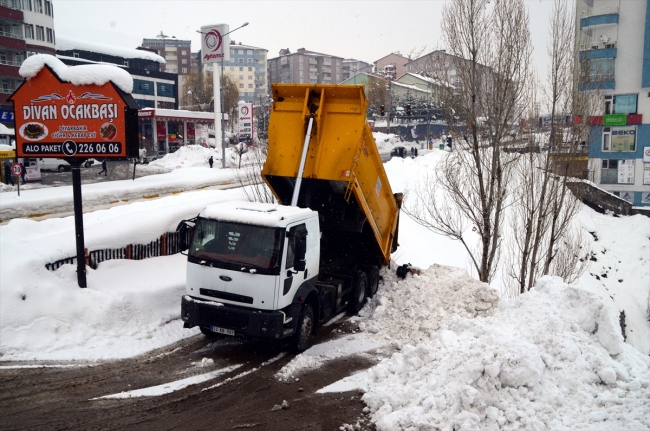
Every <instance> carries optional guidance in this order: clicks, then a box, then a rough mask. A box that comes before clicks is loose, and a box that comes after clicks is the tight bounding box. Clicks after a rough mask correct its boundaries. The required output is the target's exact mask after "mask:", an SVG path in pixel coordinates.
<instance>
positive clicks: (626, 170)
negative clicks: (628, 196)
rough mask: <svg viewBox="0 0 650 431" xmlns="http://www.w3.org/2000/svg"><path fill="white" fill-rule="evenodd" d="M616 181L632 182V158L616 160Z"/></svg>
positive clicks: (622, 182) (621, 182)
mask: <svg viewBox="0 0 650 431" xmlns="http://www.w3.org/2000/svg"><path fill="white" fill-rule="evenodd" d="M618 183H619V184H634V160H619V161H618Z"/></svg>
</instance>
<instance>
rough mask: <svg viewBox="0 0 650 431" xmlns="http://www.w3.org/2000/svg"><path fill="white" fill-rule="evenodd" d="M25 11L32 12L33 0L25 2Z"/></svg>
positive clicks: (25, 0) (24, 0)
mask: <svg viewBox="0 0 650 431" xmlns="http://www.w3.org/2000/svg"><path fill="white" fill-rule="evenodd" d="M23 9H25V10H29V11H31V10H32V0H23Z"/></svg>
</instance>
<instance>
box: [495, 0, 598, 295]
mask: <svg viewBox="0 0 650 431" xmlns="http://www.w3.org/2000/svg"><path fill="white" fill-rule="evenodd" d="M574 16H575V12H574V11H573V10H572V8H570V7H568V6H567V3H566V2H564V1H562V0H555V5H554V9H553V14H552V18H551V40H550V42H549V46H548V55H549V59H550V66H549V70H548V81H547V83H546V85H545V86H543V88H544V96H545V99H546V102H547V105H548V107H549V112H550V121H549V123H550V124H549V125H548V127H547V128H546V129H545V130H542V132H544V133H535V134H533V133H530V134H529V142H533V141H534V140H535V139H536V137H539V136H542V137H543V141H541V142H536V143H535V147H536V148H540V144H541V147H545V148H548V151H545V152H543V153H541V154H539V155H538V154H536V153H535V152H534V151H530V152H529V153H528V154H527V156H526V157H523V158H521V159H520V160H518V161H517V168H516V169H515V172H516V175H515V178H516V181H515V183H516V184H517V187H515V188H513V202H514V208H513V211H512V213H511V216H512V217H511V218H510V226H511V231H512V234H511V240H510V241H509V242H508V243H509V244H510V245H511V250H510V251H511V254H510V259H509V260H510V264H509V265H506V267H505V272H506V274H507V275H508V276H509V278H508V280H509V288H510V291H511V292H512V293H514V292H517V293H524V292H525V291H527V290H529V289H531V288H532V287H533V286H534V284H535V282H536V280H537V279H538V278H539V277H540V276H542V275H548V274H552V275H557V276H561V277H562V278H564V279H565V280H566V281H568V282H572V281H574V280H575V279H577V277H579V276H580V275H581V274H582V272H584V270H585V269H586V264H587V263H588V260H587V257H586V253H587V245H588V244H587V238H586V237H585V236H584V235H583V234H582V233H581V231H580V229H579V228H578V227H576V226H574V225H573V223H572V220H573V219H574V217H575V216H576V215H577V213H578V212H579V211H580V208H581V205H580V201H579V200H578V199H576V198H575V197H574V196H573V195H572V194H571V193H570V191H569V189H568V182H569V181H571V179H570V178H571V175H572V174H577V173H578V172H575V169H572V167H573V166H574V165H575V162H574V161H575V160H576V159H579V157H576V156H579V155H580V153H581V152H582V151H585V150H586V146H585V145H582V142H584V140H585V139H587V138H586V136H585V135H586V133H587V128H586V121H581V122H576V121H575V120H574V119H575V118H585V119H586V114H588V109H589V101H590V96H589V95H588V94H585V93H583V92H580V91H578V90H579V88H578V86H579V85H580V83H581V81H582V79H581V78H580V76H579V75H576V71H577V70H579V69H580V68H579V67H578V66H579V64H578V62H577V61H576V52H575V50H574V46H575V43H574V40H575V21H574ZM529 130H531V131H533V130H534V129H533V128H531V129H529ZM531 148H532V146H531ZM583 175H584V173H583Z"/></svg>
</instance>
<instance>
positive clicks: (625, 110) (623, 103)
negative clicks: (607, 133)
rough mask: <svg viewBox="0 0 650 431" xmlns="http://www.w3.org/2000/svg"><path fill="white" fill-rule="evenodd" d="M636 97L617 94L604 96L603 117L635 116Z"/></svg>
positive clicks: (634, 95)
mask: <svg viewBox="0 0 650 431" xmlns="http://www.w3.org/2000/svg"><path fill="white" fill-rule="evenodd" d="M637 99H638V97H637V95H636V94H619V95H617V96H605V115H609V114H636V113H637Z"/></svg>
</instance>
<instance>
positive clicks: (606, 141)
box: [603, 127, 612, 151]
mask: <svg viewBox="0 0 650 431" xmlns="http://www.w3.org/2000/svg"><path fill="white" fill-rule="evenodd" d="M611 150H612V128H611V127H603V151H611Z"/></svg>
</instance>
